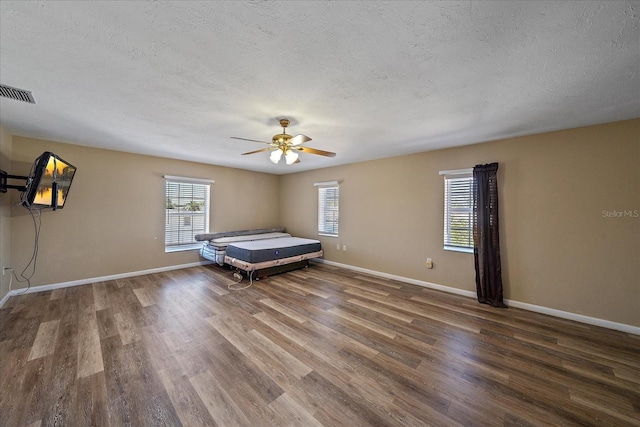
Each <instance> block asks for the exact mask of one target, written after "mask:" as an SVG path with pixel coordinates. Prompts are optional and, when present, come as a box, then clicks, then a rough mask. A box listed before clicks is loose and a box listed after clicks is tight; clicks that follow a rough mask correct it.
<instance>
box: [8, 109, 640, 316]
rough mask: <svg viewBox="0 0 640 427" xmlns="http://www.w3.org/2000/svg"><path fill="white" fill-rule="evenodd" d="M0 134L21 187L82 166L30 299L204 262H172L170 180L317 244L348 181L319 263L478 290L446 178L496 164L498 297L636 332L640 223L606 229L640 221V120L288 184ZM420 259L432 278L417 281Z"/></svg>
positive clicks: (223, 211)
mask: <svg viewBox="0 0 640 427" xmlns="http://www.w3.org/2000/svg"><path fill="white" fill-rule="evenodd" d="M1 135H2V156H1V157H0V165H2V167H3V168H4V167H5V163H6V162H7V161H8V160H7V159H8V158H11V159H12V160H13V162H12V168H9V169H15V170H12V171H11V172H13V173H15V174H19V173H25V174H26V173H27V172H28V168H29V167H30V165H31V162H33V160H34V159H35V158H36V157H37V156H38V155H40V154H41V153H42V152H43V151H45V150H49V151H53V152H55V153H56V154H58V155H60V156H61V157H62V158H64V159H66V160H68V161H69V162H71V163H72V164H74V165H75V166H77V167H78V173H77V175H76V179H75V181H74V183H73V186H72V188H71V190H70V193H69V200H68V202H67V203H68V205H67V206H66V207H65V208H64V209H63V210H60V211H57V212H51V211H46V212H44V213H43V215H42V232H41V236H40V253H39V259H38V272H37V274H36V275H35V276H34V281H33V283H34V285H41V284H52V283H60V282H65V281H73V280H81V279H86V278H93V277H100V276H108V275H113V274H119V273H127V272H133V271H141V270H146V269H151V268H157V267H164V266H172V265H180V264H185V263H190V262H196V261H198V260H199V257H198V254H197V253H196V252H194V251H192V252H181V253H171V254H165V253H164V250H163V230H164V214H163V211H162V209H161V208H160V209H159V210H158V209H157V206H163V203H164V181H163V180H162V178H161V177H162V175H164V174H171V175H181V176H192V177H199V178H210V179H213V180H215V181H216V183H215V184H214V185H213V187H212V203H213V207H212V218H211V229H212V231H221V230H230V229H238V228H252V227H272V226H278V225H283V226H285V227H287V229H288V230H289V231H290V232H292V233H293V234H295V235H299V236H306V237H315V236H316V235H317V233H316V227H317V224H316V221H317V211H316V209H317V190H316V188H315V187H314V186H313V183H314V182H317V181H329V180H336V179H339V180H342V183H341V187H340V193H341V194H340V197H341V198H340V203H341V205H340V237H339V238H330V237H319V238H320V240H322V242H323V247H324V250H325V258H326V259H328V260H331V261H335V262H338V263H343V264H348V265H353V266H356V267H362V268H366V269H370V270H375V271H379V272H384V273H388V274H393V275H398V276H402V277H408V278H412V279H416V280H421V281H426V282H431V283H436V284H441V285H445V286H450V287H454V288H458V289H463V290H468V291H473V290H474V271H473V256H472V255H470V254H465V253H457V252H450V251H444V250H443V249H442V234H443V220H442V215H443V213H442V212H443V182H442V177H441V176H439V175H438V172H439V171H440V170H447V169H458V168H468V167H472V166H473V165H475V164H478V163H489V162H494V161H496V162H499V163H500V170H499V173H498V179H499V184H500V186H501V190H500V203H501V205H500V214H501V219H500V222H501V224H500V226H501V245H502V257H503V278H504V283H505V297H506V298H508V299H511V300H514V301H519V302H523V303H529V304H535V305H539V306H543V307H548V308H553V309H557V310H563V311H567V312H571V313H576V314H582V315H586V316H591V317H596V318H600V319H604V320H609V321H613V322H619V323H624V324H629V325H634V326H640V310H638V307H640V218H637V217H629V216H624V214H623V216H622V217H605V216H604V215H603V211H618V212H623V211H635V210H640V172H639V168H638V166H637V164H638V160H639V159H640V143H639V142H638V140H639V138H638V135H640V120H631V121H626V122H619V123H611V124H605V125H600V126H593V127H585V128H579V129H573V130H567V131H560V132H553V133H546V134H540V135H534V136H529V137H522V138H514V139H510V140H505V141H496V142H490V143H484V144H476V145H471V146H466V147H460V148H454V149H449V150H440V151H434V152H426V153H420V154H414V155H408V156H402V157H396V158H390V159H384V160H377V161H371V162H363V163H358V164H352V165H346V166H340V167H335V168H327V169H322V170H317V171H311V172H303V173H297V174H290V175H284V176H282V177H278V176H274V175H268V174H260V173H254V172H248V171H242V170H237V169H231V168H224V167H218V166H210V165H204V164H197V163H190V162H182V161H176V160H169V159H161V158H154V157H147V156H139V155H133V154H126V153H120V152H113V151H107V150H98V149H93V148H87V147H81V146H76V145H70V144H59V143H53V142H49V141H40V140H32V139H26V138H21V137H17V136H13V138H11V136H9V135H7V134H6V132H2V133H1ZM5 151H8V152H9V153H10V154H6V153H5ZM114 170H116V171H117V172H118V173H117V175H115V176H113V177H112V178H109V176H110V175H109V173H110V172H111V173H112V172H113V171H114ZM240 192H241V193H242V197H239V196H238V195H239V193H240ZM7 194H9V193H7ZM6 200H7V198H6V197H5V196H2V199H1V202H2V205H1V206H5V207H6V203H7V202H6ZM278 200H279V202H278ZM154 207H156V210H154ZM0 212H4V213H3V214H2V215H3V216H0V230H1V231H2V246H1V247H0V251H1V252H0V259H1V261H2V263H3V265H6V264H9V263H11V264H12V266H14V267H15V266H24V265H25V264H26V262H27V261H28V258H29V256H30V255H31V250H32V244H33V225H32V222H31V218H30V217H29V216H28V215H26V211H25V210H24V209H23V208H19V207H17V208H13V211H12V215H13V216H12V217H11V228H10V231H7V217H6V208H5V210H4V211H0ZM614 215H615V213H614ZM9 232H10V235H11V247H10V255H11V256H10V257H9V253H8V250H7V243H6V241H7V240H8V239H7V235H8V234H9ZM336 243H340V244H344V245H347V251H346V252H343V251H338V250H336ZM427 257H430V258H432V259H433V261H434V269H432V270H428V269H426V268H425V267H424V261H425V259H426V258H427ZM5 263H6V264H5ZM16 271H19V270H18V268H16ZM0 277H1V276H0ZM2 283H3V286H6V283H5V281H2ZM1 290H2V292H5V293H6V291H5V290H4V288H1ZM2 296H3V295H2V294H0V298H2Z"/></svg>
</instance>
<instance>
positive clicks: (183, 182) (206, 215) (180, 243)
mask: <svg viewBox="0 0 640 427" xmlns="http://www.w3.org/2000/svg"><path fill="white" fill-rule="evenodd" d="M164 180H165V187H164V189H165V190H164V203H165V228H164V252H165V253H170V252H179V251H189V250H197V249H200V247H201V246H202V243H201V242H197V241H196V240H195V239H194V237H195V235H196V234H204V233H208V232H209V222H210V216H211V185H212V184H213V183H214V182H215V181H212V180H208V179H200V178H189V177H179V176H173V175H165V176H164ZM170 185H178V186H192V188H191V189H190V193H191V195H190V196H188V195H185V196H183V197H182V196H180V191H181V190H180V189H178V192H177V194H176V193H174V192H172V191H173V190H170ZM194 190H197V191H194ZM202 192H203V193H204V194H203V196H202V197H200V196H199V194H201V193H202ZM171 197H173V198H174V200H175V199H178V203H177V205H178V211H177V212H170V211H172V210H173V209H169V208H168V204H169V199H170V198H171ZM200 201H202V203H203V211H202V213H197V214H196V213H194V212H195V211H191V213H187V212H189V211H187V210H181V209H180V206H185V205H187V204H188V203H193V202H200ZM172 203H173V202H172ZM196 217H197V218H202V219H203V221H204V222H203V226H202V227H200V228H195V224H194V223H197V221H194V219H195V218H196ZM170 218H174V219H173V221H170ZM186 219H188V220H189V221H188V222H189V224H186V223H187V221H185V220H186ZM170 222H173V223H174V225H173V227H176V226H177V227H178V230H176V229H175V228H170ZM185 224H186V225H185ZM180 229H184V230H180ZM188 229H190V230H188ZM181 231H182V232H183V233H188V235H191V236H192V239H193V240H190V241H189V240H187V239H183V238H182V237H180V236H178V238H177V239H169V236H170V235H171V234H172V233H176V232H177V233H180V232H181Z"/></svg>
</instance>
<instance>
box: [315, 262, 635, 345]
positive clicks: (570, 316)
mask: <svg viewBox="0 0 640 427" xmlns="http://www.w3.org/2000/svg"><path fill="white" fill-rule="evenodd" d="M313 261H314V262H318V263H321V264H327V265H332V266H335V267H341V268H346V269H348V270H353V271H359V272H361V273H367V274H370V275H372V276H377V277H384V278H386V279H392V280H397V281H400V282H405V283H411V284H412V285H418V286H424V287H426V288H430V289H436V290H438V291H443V292H448V293H451V294H456V295H462V296H465V297H469V298H474V299H475V298H476V293H475V292H472V291H465V290H464V289H458V288H452V287H451V286H444V285H438V284H436V283H430V282H424V281H422V280H416V279H411V278H409V277H402V276H396V275H394V274H387V273H382V272H380V271H375V270H369V269H366V268H361V267H354V266H352V265H347V264H340V263H338V262H334V261H327V260H324V259H320V258H316V259H314V260H313ZM504 302H505V304H507V305H508V306H509V307H515V308H521V309H523V310H527V311H533V312H536V313H541V314H547V315H549V316H554V317H559V318H562V319H567V320H574V321H576V322H581V323H586V324H588V325H594V326H600V327H603V328H607V329H613V330H616V331H621V332H626V333H629V334H634V335H640V327H638V326H633V325H627V324H625V323H617V322H612V321H609V320H604V319H598V318H597V317H589V316H584V315H582V314H576V313H571V312H568V311H562V310H556V309H554V308H548V307H543V306H540V305H534V304H528V303H526V302H519V301H514V300H508V299H505V300H504Z"/></svg>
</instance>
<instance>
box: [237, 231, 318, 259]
mask: <svg viewBox="0 0 640 427" xmlns="http://www.w3.org/2000/svg"><path fill="white" fill-rule="evenodd" d="M321 250H322V246H321V244H320V241H318V240H312V239H304V238H301V237H280V238H276V239H264V240H254V241H248V242H234V243H230V244H229V246H227V253H226V258H230V259H237V260H241V261H244V262H247V263H252V264H256V263H261V262H265V261H273V260H278V259H284V258H291V257H296V256H298V255H304V254H308V253H314V252H320V251H321Z"/></svg>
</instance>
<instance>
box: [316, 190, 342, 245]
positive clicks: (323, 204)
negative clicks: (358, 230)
mask: <svg viewBox="0 0 640 427" xmlns="http://www.w3.org/2000/svg"><path fill="white" fill-rule="evenodd" d="M313 185H315V186H316V187H318V235H319V236H326V237H339V233H340V183H339V182H338V181H328V182H316V183H314V184H313ZM328 190H335V191H333V196H331V192H329V191H328ZM328 197H331V199H329V198H328ZM329 202H333V203H329ZM331 204H335V207H329V205H331ZM327 217H333V218H334V219H330V218H327ZM329 224H333V225H332V226H329V227H327V225H329Z"/></svg>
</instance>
